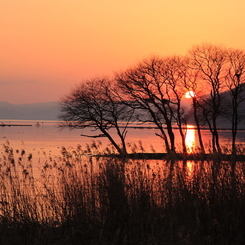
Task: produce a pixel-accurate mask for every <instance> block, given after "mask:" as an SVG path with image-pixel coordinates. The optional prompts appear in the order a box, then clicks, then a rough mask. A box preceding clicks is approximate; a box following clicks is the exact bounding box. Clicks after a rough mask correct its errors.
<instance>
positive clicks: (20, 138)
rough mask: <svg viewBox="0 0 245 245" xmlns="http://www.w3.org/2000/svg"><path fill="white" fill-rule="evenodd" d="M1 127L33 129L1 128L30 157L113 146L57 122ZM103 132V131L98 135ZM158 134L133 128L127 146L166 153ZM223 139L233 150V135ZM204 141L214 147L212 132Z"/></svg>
mask: <svg viewBox="0 0 245 245" xmlns="http://www.w3.org/2000/svg"><path fill="white" fill-rule="evenodd" d="M0 123H4V124H7V125H8V124H10V125H31V126H11V127H8V126H5V127H0V144H1V145H3V144H6V140H8V141H9V143H10V146H11V147H13V148H14V149H19V150H21V149H24V150H25V151H26V152H28V153H32V154H34V155H35V154H37V153H38V154H40V152H45V153H46V154H47V155H59V154H60V150H61V147H62V146H64V147H66V148H67V149H71V148H76V147H77V145H78V144H80V145H81V146H82V147H86V144H91V143H92V142H93V141H95V142H98V140H99V141H101V143H102V146H101V149H102V148H103V147H104V148H105V147H106V146H107V145H108V144H109V141H108V140H107V139H106V138H104V137H100V138H95V139H94V138H88V137H83V136H81V134H85V135H88V134H89V135H96V133H97V132H95V131H92V129H85V130H79V129H75V130H69V129H60V128H58V122H57V121H39V122H38V125H37V121H32V120H28V121H18V120H11V121H9V120H0ZM98 132H99V131H98ZM157 132H158V131H157V130H156V129H153V128H152V129H150V128H144V129H140V128H130V129H129V130H128V134H127V142H133V143H136V144H138V142H139V141H141V142H142V145H143V147H144V149H145V151H147V152H152V150H151V149H152V147H153V148H154V150H155V151H156V152H164V148H163V145H162V141H161V139H160V138H159V137H157V136H156V135H155V133H157ZM175 132H176V143H177V147H178V146H179V145H180V137H179V135H178V133H177V131H175ZM220 138H221V142H222V144H223V145H226V146H229V145H230V142H231V133H230V132H229V131H227V130H223V131H220ZM203 139H204V142H205V144H206V146H207V145H208V144H210V140H211V137H210V133H209V131H208V130H203ZM238 142H239V143H241V144H243V143H244V142H245V131H239V132H238ZM186 143H187V145H188V146H189V147H190V148H191V147H193V146H195V144H197V135H196V131H195V130H194V129H192V128H191V127H190V128H189V129H188V131H187V136H186Z"/></svg>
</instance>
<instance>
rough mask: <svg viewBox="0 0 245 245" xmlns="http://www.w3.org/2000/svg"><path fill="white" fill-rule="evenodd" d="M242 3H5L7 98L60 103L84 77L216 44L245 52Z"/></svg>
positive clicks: (2, 68)
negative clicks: (62, 97)
mask: <svg viewBox="0 0 245 245" xmlns="http://www.w3.org/2000/svg"><path fill="white" fill-rule="evenodd" d="M244 11H245V1H243V0H236V1H234V0H205V1H204V0H123V1H122V0H59V1H57V0H56V1H54V0H21V1H20V0H11V1H10V0H9V1H6V0H0V101H7V102H10V103H14V104H19V103H36V102H46V101H58V100H59V99H60V97H61V96H63V95H64V94H66V93H67V92H69V91H70V89H71V88H72V87H73V86H74V85H75V84H78V83H79V82H81V81H83V80H84V79H88V78H92V77H94V76H101V75H110V74H112V72H115V71H120V70H122V69H124V68H126V67H129V66H131V65H134V64H135V63H137V62H139V61H141V60H142V59H143V58H146V57H149V56H150V55H154V54H155V55H160V56H161V55H171V54H180V55H181V54H185V53H186V51H187V50H188V49H189V48H191V47H192V45H196V44H201V43H203V42H210V43H213V44H221V45H224V46H227V47H233V48H240V49H244V50H245V15H244Z"/></svg>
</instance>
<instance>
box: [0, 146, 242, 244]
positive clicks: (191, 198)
mask: <svg viewBox="0 0 245 245" xmlns="http://www.w3.org/2000/svg"><path fill="white" fill-rule="evenodd" d="M83 153H84V152H83V151H82V149H81V147H78V148H77V149H76V150H74V151H71V152H68V151H67V150H66V149H65V148H63V149H62V155H61V156H60V157H59V158H55V159H51V158H50V159H46V160H45V161H40V162H39V164H38V167H37V162H36V161H35V159H32V155H31V154H29V155H28V154H26V153H25V151H24V150H21V151H18V150H17V151H16V150H13V149H12V148H11V147H10V146H9V145H5V146H4V148H3V152H2V153H1V156H0V158H1V160H0V164H1V165H0V178H1V181H0V234H1V236H0V237H1V241H0V243H1V244H15V245H18V244H32V245H35V244H47V245H49V244H52V245H55V244H65V245H69V244H72V245H75V244H102V245H104V244H108V245H109V244H244V242H245V226H244V220H245V209H244V207H245V196H244V195H245V193H244V188H245V179H244V175H245V167H244V163H243V162H238V161H237V162H235V161H221V160H219V159H217V160H198V161H197V160H192V161H188V160H174V159H168V160H146V159H138V160H136V159H134V160H132V159H127V160H125V159H124V160H123V159H118V158H110V157H108V158H95V157H88V156H87V157H85V156H84V155H83Z"/></svg>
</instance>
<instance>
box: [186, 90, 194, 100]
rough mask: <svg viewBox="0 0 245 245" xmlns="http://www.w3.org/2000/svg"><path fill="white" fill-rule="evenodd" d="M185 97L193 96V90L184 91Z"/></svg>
mask: <svg viewBox="0 0 245 245" xmlns="http://www.w3.org/2000/svg"><path fill="white" fill-rule="evenodd" d="M185 97H186V98H187V99H190V98H193V97H195V93H194V92H193V91H187V92H186V93H185Z"/></svg>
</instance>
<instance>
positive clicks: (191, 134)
mask: <svg viewBox="0 0 245 245" xmlns="http://www.w3.org/2000/svg"><path fill="white" fill-rule="evenodd" d="M195 135H196V134H195V129H194V126H193V125H187V130H186V137H185V143H186V147H187V152H188V153H192V152H193V151H194V150H195V147H196V137H195Z"/></svg>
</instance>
